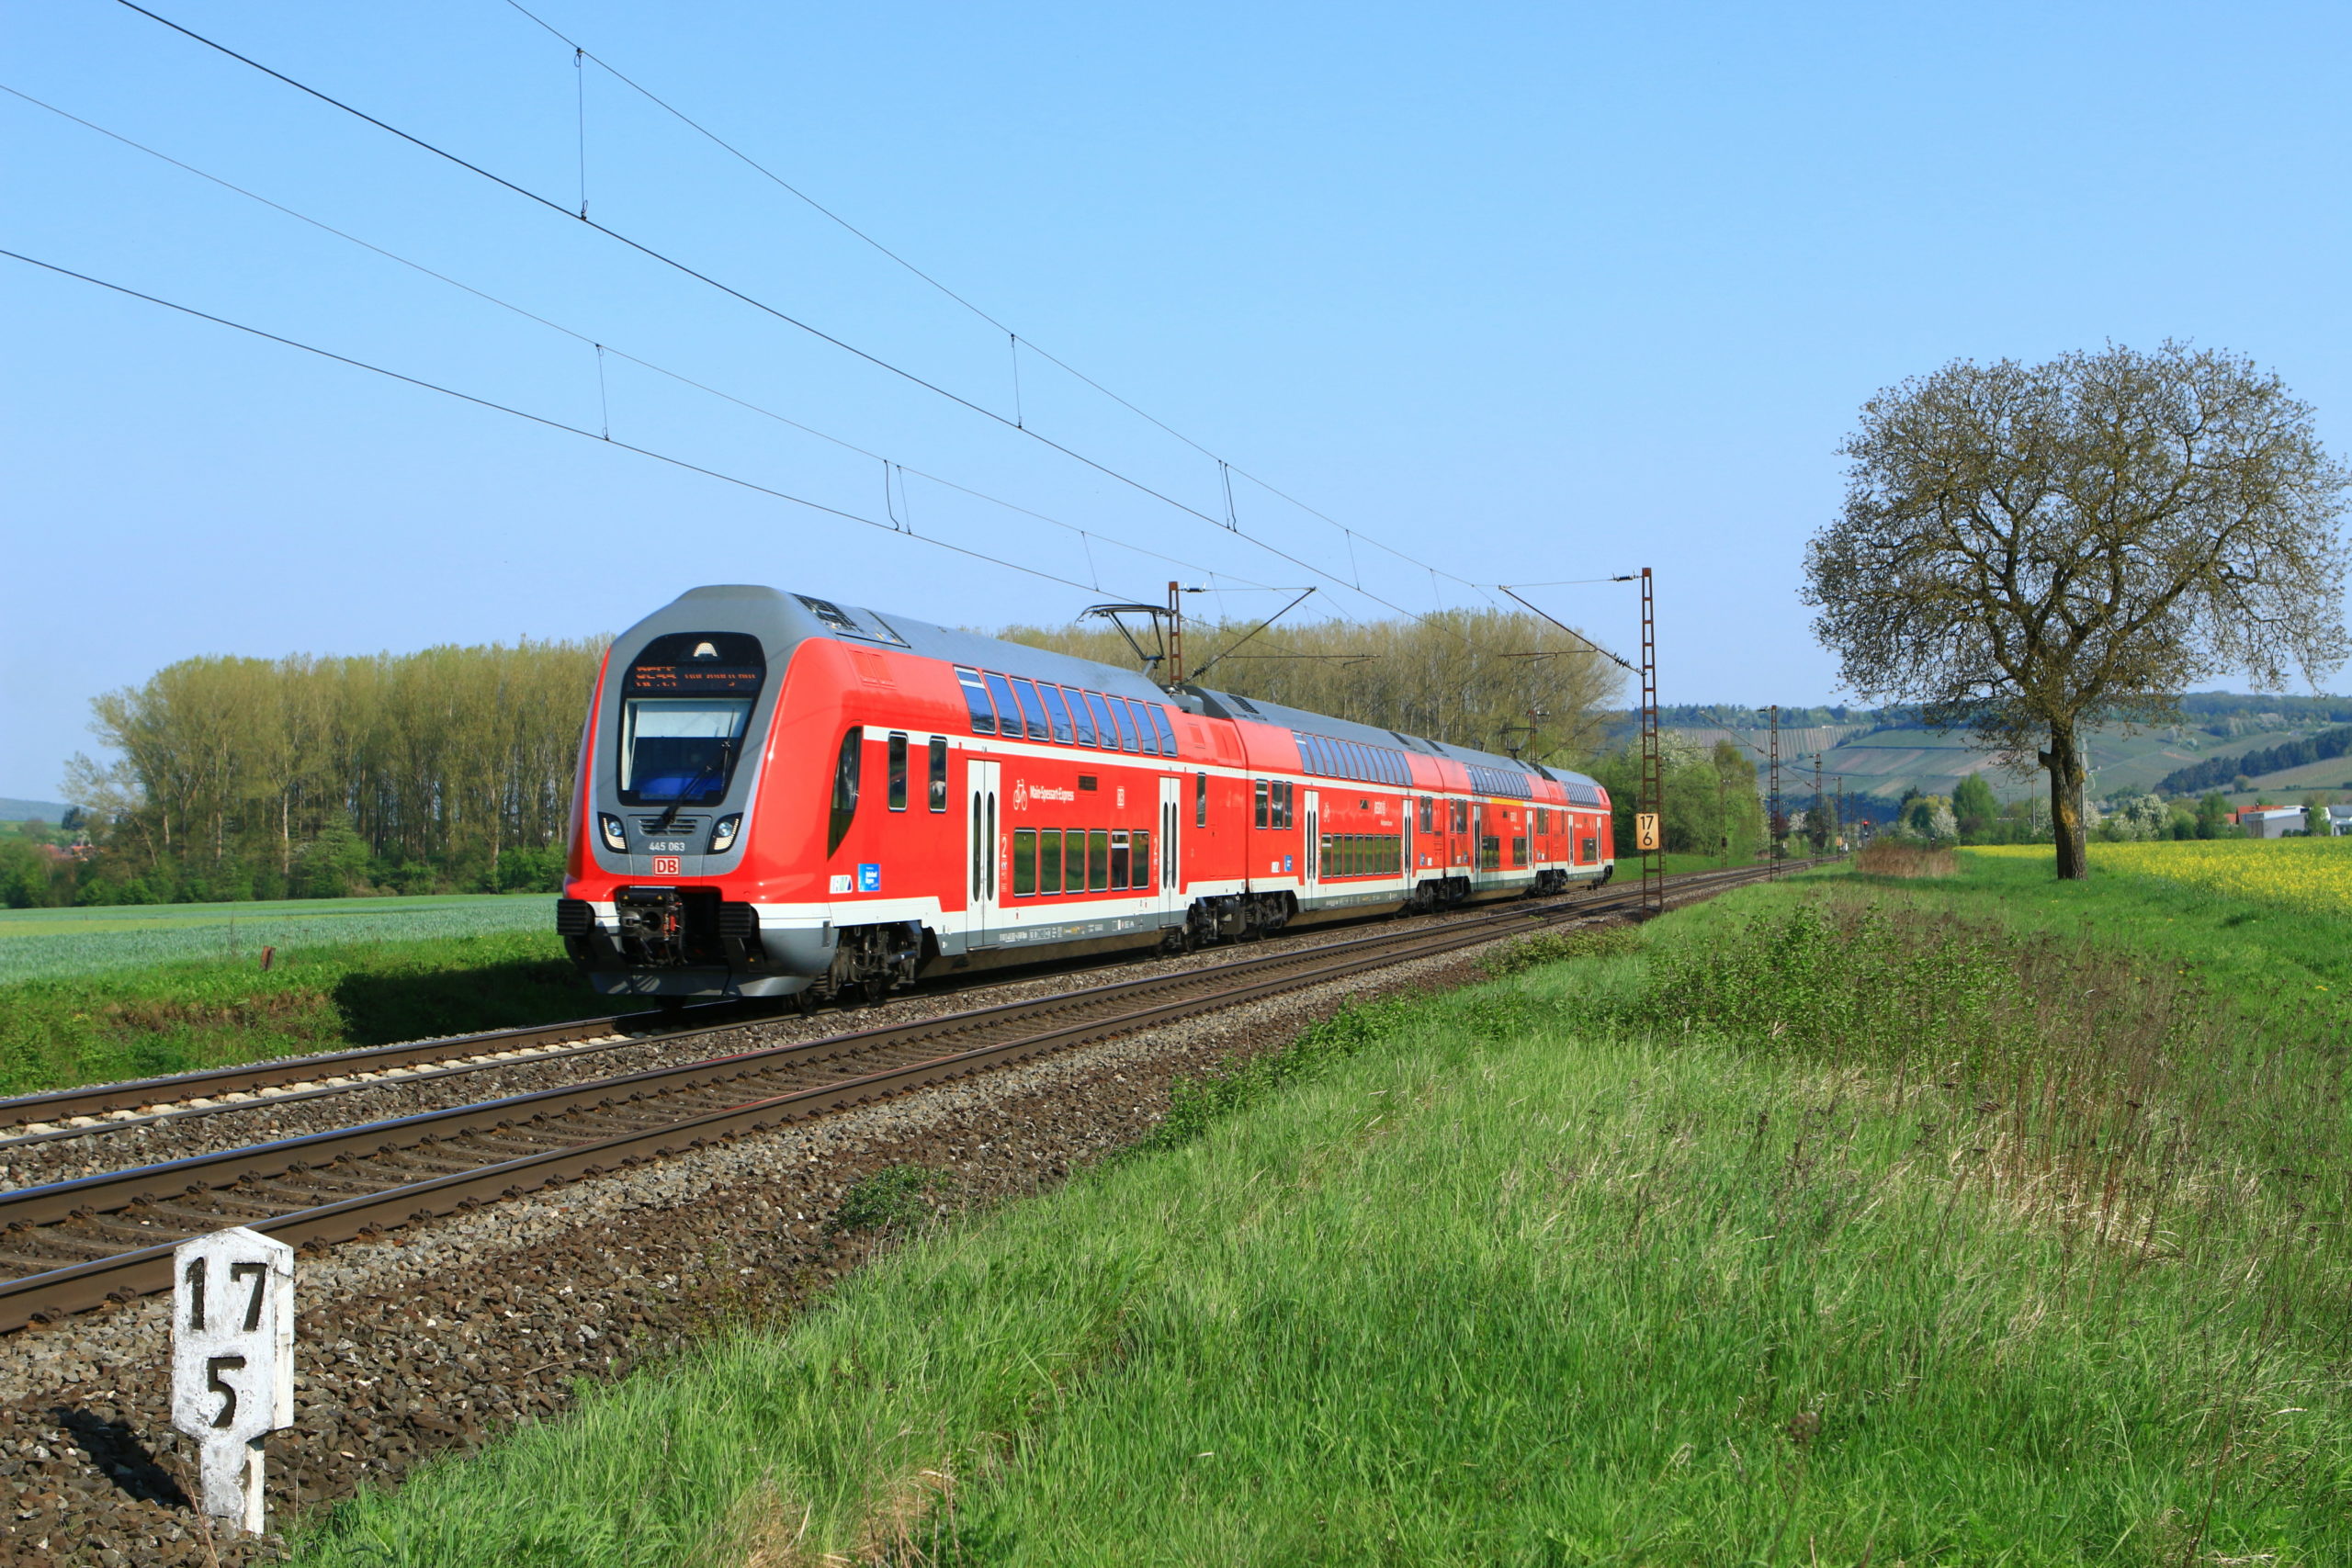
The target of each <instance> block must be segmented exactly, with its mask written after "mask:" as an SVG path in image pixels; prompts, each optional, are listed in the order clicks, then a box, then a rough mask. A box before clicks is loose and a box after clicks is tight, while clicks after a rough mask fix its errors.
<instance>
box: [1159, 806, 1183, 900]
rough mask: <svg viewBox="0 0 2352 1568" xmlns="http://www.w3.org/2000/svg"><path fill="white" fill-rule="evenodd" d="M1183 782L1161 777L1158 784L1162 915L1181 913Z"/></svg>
mask: <svg viewBox="0 0 2352 1568" xmlns="http://www.w3.org/2000/svg"><path fill="white" fill-rule="evenodd" d="M1183 821H1184V781H1183V780H1182V779H1181V778H1172V777H1165V776H1163V777H1162V778H1161V779H1160V781H1159V908H1160V910H1161V912H1162V913H1167V912H1170V911H1173V910H1178V909H1182V908H1183V907H1184V898H1183V882H1184V877H1183V866H1184V860H1183V855H1182V847H1183V841H1184V840H1183V839H1182V836H1181V829H1182V826H1183Z"/></svg>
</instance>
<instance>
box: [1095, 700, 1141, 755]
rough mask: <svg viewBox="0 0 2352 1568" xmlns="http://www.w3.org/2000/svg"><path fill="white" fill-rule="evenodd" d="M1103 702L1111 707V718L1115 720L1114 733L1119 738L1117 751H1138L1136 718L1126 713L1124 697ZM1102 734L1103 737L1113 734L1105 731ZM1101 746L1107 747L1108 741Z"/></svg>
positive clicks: (1139, 746) (1139, 747)
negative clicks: (1115, 729)
mask: <svg viewBox="0 0 2352 1568" xmlns="http://www.w3.org/2000/svg"><path fill="white" fill-rule="evenodd" d="M1105 700H1106V701H1108V702H1109V703H1110V705H1111V717H1112V718H1113V719H1114V720H1115V721H1116V722H1117V725H1118V729H1117V732H1116V733H1117V734H1118V737H1119V750H1122V751H1134V750H1140V749H1141V745H1140V742H1138V741H1137V740H1136V716H1135V715H1134V714H1132V713H1129V712H1128V711H1127V702H1126V699H1125V697H1111V698H1107V699H1105ZM1103 733H1104V734H1105V735H1109V734H1111V733H1113V732H1112V731H1110V730H1105V731H1103ZM1103 744H1104V745H1105V746H1108V745H1109V744H1110V741H1108V740H1105V741H1103Z"/></svg>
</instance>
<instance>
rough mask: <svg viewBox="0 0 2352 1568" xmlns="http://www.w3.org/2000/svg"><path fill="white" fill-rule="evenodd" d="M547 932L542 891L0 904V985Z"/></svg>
mask: <svg viewBox="0 0 2352 1568" xmlns="http://www.w3.org/2000/svg"><path fill="white" fill-rule="evenodd" d="M554 929H555V900H554V899H552V898H550V897H548V896H547V895H545V894H527V893H526V894H501V895H483V894H452V895H447V896H442V897H417V898H289V899H281V900H277V901H274V902H268V903H235V904H149V905H114V906H104V907H98V908H65V909H6V910H0V983H5V982H7V981H12V980H29V979H37V978H43V977H50V976H65V975H95V974H100V973H104V972H107V971H109V970H120V969H137V968H144V967H147V966H150V965H153V964H166V963H173V962H177V961H181V960H187V959H226V960H246V961H251V962H258V961H259V959H260V956H261V950H262V949H263V948H264V947H269V946H274V947H277V948H278V949H280V950H281V953H282V952H283V951H285V950H292V949H300V948H304V947H319V946H334V945H347V944H352V943H358V942H413V941H425V940H447V939H450V938H455V937H463V936H483V935H491V934H495V933H502V932H508V931H552V930H554Z"/></svg>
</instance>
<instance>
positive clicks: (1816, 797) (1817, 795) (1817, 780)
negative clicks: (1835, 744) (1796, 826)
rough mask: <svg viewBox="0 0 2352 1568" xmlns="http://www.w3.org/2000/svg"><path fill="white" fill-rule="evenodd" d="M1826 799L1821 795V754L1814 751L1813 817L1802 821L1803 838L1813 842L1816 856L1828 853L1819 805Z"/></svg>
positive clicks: (1827, 843) (1826, 835)
mask: <svg viewBox="0 0 2352 1568" xmlns="http://www.w3.org/2000/svg"><path fill="white" fill-rule="evenodd" d="M1827 798H1828V797H1827V796H1826V795H1823V794H1822V793H1821V753H1820V752H1818V751H1815V753H1814V754H1813V815H1812V816H1810V817H1808V818H1805V820H1804V828H1805V833H1804V836H1805V837H1806V838H1808V839H1811V840H1813V841H1814V850H1813V852H1814V853H1815V854H1817V855H1826V854H1827V853H1828V852H1829V835H1828V833H1827V832H1826V831H1825V830H1824V829H1823V828H1822V825H1821V804H1822V802H1823V801H1824V800H1826V799H1827Z"/></svg>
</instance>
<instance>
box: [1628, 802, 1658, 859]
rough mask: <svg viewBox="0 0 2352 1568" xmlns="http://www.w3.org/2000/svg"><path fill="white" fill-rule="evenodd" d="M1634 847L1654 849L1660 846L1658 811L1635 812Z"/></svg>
mask: <svg viewBox="0 0 2352 1568" xmlns="http://www.w3.org/2000/svg"><path fill="white" fill-rule="evenodd" d="M1657 847H1658V843H1657V812H1655V811H1637V812H1635V813H1634V848H1635V849H1637V850H1654V849H1656V848H1657Z"/></svg>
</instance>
